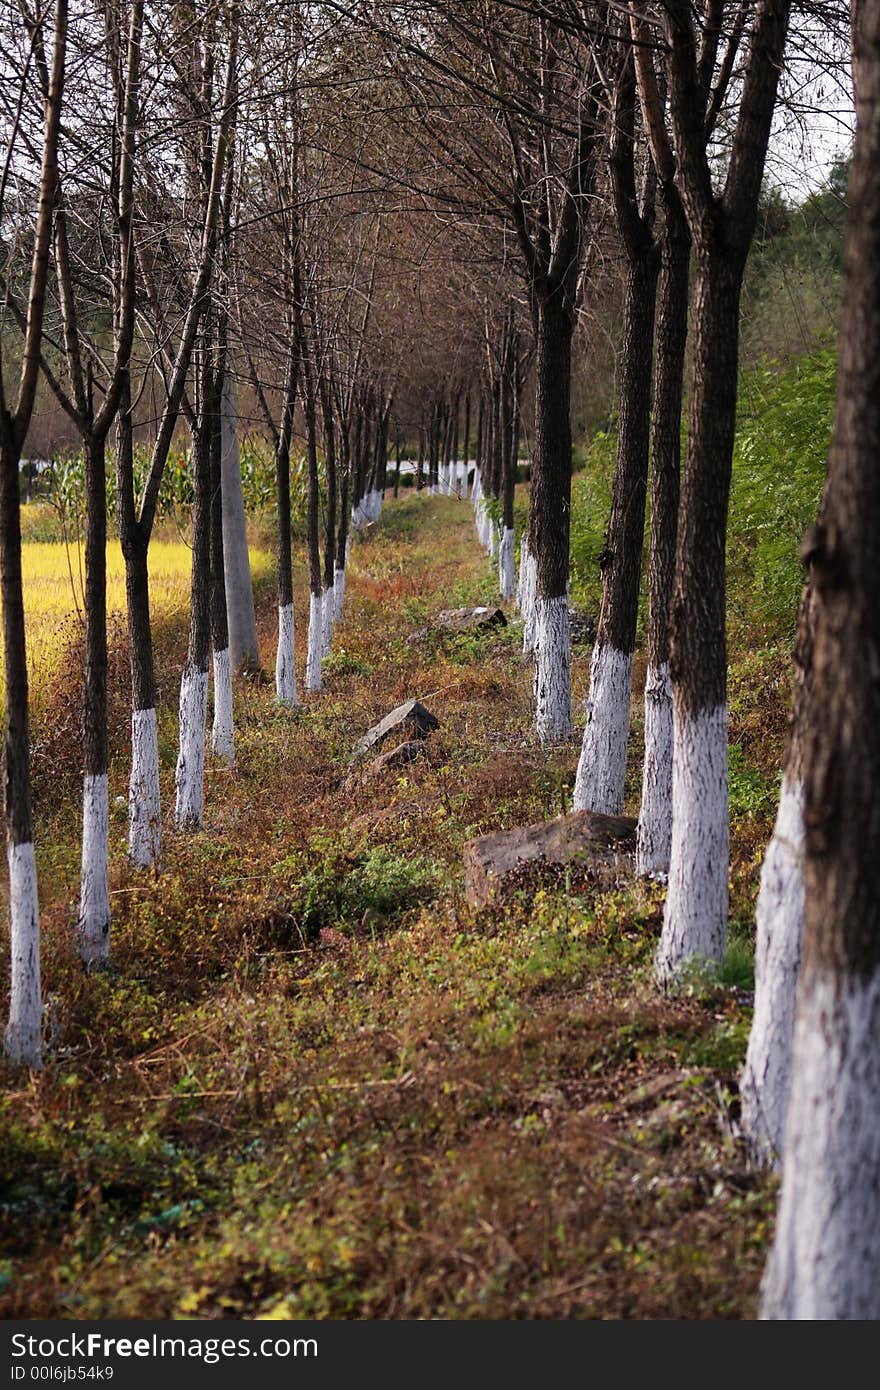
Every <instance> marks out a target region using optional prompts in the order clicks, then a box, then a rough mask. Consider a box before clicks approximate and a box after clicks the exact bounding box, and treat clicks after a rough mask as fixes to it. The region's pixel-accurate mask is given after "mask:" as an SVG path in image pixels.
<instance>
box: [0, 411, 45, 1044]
mask: <svg viewBox="0 0 880 1390" xmlns="http://www.w3.org/2000/svg"><path fill="white" fill-rule="evenodd" d="M3 415H5V412H2V414H0V429H2V439H0V447H2V458H0V465H2V472H0V588H2V595H3V661H4V671H5V675H6V737H5V743H4V764H3V766H4V788H5V809H6V858H7V863H8V866H9V918H10V930H11V948H10V976H11V978H10V999H9V1022H8V1025H7V1028H6V1038H5V1049H6V1055H7V1057H8V1058H9V1059H10V1061H12V1062H24V1063H26V1064H27V1065H28V1066H32V1067H37V1066H39V1064H40V1054H41V1033H42V1028H41V1025H42V1015H43V1001H42V994H41V985H40V910H39V904H38V901H37V867H36V862H35V859H34V834H33V828H32V823H31V763H30V757H31V754H30V728H29V714H28V675H27V658H26V655H25V627H24V603H23V600H22V585H21V497H20V493H19V481H18V465H19V458H20V449H19V448H17V447H16V443H15V439H14V437H13V430H12V429H11V428H10V427H9V426H8V425H7V423H6V421H5V420H4V419H3Z"/></svg>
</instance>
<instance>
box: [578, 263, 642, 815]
mask: <svg viewBox="0 0 880 1390" xmlns="http://www.w3.org/2000/svg"><path fill="white" fill-rule="evenodd" d="M658 271H659V260H658V257H657V256H656V254H655V252H654V250H653V247H651V248H650V249H648V250H646V252H645V253H644V254H643V255H642V256H640V257H639V258H638V259H634V260H631V261H630V266H629V273H628V275H627V284H626V296H625V300H624V313H623V349H622V364H621V386H620V416H619V422H618V433H617V465H616V468H615V471H614V488H613V494H612V500H611V518H610V520H609V523H608V531H607V534H606V539H605V550H604V552H603V557H602V573H603V585H602V606H601V609H600V612H599V623H598V627H597V632H596V642H595V645H594V647H593V655H592V660H591V662H590V697H589V700H588V701H587V724H586V728H585V729H584V738H583V745H582V748H581V756H580V761H579V762H578V769H577V777H576V779H575V786H574V800H573V804H574V808H575V810H578V811H584V810H588V811H599V812H601V813H602V814H603V815H610V816H616V815H619V814H620V812H621V811H622V810H623V792H624V782H625V779H626V749H627V743H628V740H629V718H630V701H631V698H632V667H633V653H634V651H635V644H636V622H637V619H638V612H639V582H640V579H641V572H642V546H643V542H644V534H645V497H646V492H647V480H648V441H649V436H650V419H651V367H652V362H653V355H654V305H655V302H656V295H657V275H658Z"/></svg>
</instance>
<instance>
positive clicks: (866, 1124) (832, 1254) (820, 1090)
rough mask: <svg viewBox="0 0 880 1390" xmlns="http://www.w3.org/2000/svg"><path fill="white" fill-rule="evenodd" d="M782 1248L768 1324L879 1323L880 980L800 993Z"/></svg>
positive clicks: (832, 983) (831, 981)
mask: <svg viewBox="0 0 880 1390" xmlns="http://www.w3.org/2000/svg"><path fill="white" fill-rule="evenodd" d="M783 1151H784V1161H783V1176H782V1191H781V1194H780V1198H779V1206H778V1210H777V1216H776V1238H775V1241H774V1245H773V1250H772V1252H771V1255H770V1259H769V1261H768V1265H767V1270H766V1273H765V1276H764V1286H763V1301H762V1309H761V1315H762V1317H765V1318H774V1319H783V1320H791V1319H810V1320H819V1319H822V1320H827V1319H835V1320H838V1319H841V1320H842V1319H862V1320H865V1321H871V1322H876V1321H877V1320H878V1319H880V1276H878V1271H880V972H877V971H876V970H875V971H874V973H873V974H871V975H870V976H868V977H867V978H864V977H859V976H840V975H832V974H830V973H829V974H825V973H820V972H818V971H814V970H812V969H810V970H809V971H808V973H805V974H804V975H802V978H801V981H800V983H799V986H798V999H797V1019H796V1023H795V1032H794V1062H793V1069H792V1084H791V1101H790V1105H789V1110H788V1119H787V1121H786V1125H785V1140H784V1149H783Z"/></svg>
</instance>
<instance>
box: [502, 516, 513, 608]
mask: <svg viewBox="0 0 880 1390" xmlns="http://www.w3.org/2000/svg"><path fill="white" fill-rule="evenodd" d="M515 572H516V571H515V567H514V562H513V529H512V527H510V526H506V527H505V528H504V531H503V532H502V535H501V545H500V547H499V550H498V587H499V589H500V590H501V597H502V598H513V592H514V588H515V585H514V575H515Z"/></svg>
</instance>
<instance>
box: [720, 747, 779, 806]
mask: <svg viewBox="0 0 880 1390" xmlns="http://www.w3.org/2000/svg"><path fill="white" fill-rule="evenodd" d="M727 785H728V794H729V796H730V810H731V814H732V815H734V816H765V815H772V814H773V812H774V811H775V810H776V803H777V801H778V800H779V778H778V777H774V778H772V779H768V778H767V777H766V776H765V775H764V773H763V772H761V770H760V768H757V767H755V766H754V764H753V763H750V762H749V761H748V759H747V758H746V755H745V753H744V752H743V749H742V745H741V744H739V743H732V744H731V745H730V747H729V749H728V765H727Z"/></svg>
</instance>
